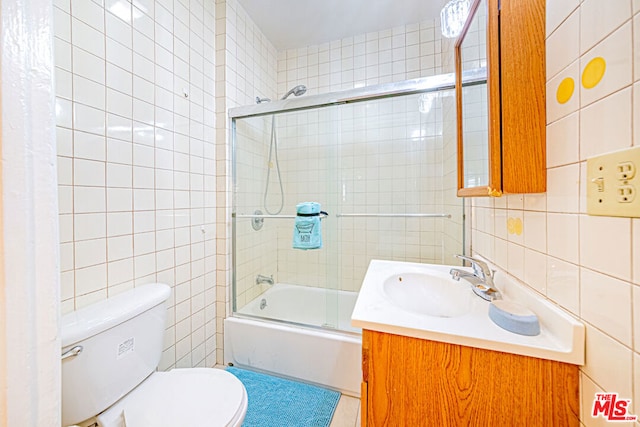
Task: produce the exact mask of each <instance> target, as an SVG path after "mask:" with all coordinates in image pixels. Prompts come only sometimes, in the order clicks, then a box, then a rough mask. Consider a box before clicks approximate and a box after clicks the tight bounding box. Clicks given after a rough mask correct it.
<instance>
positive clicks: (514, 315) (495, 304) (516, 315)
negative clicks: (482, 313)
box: [489, 300, 540, 336]
mask: <svg viewBox="0 0 640 427" xmlns="http://www.w3.org/2000/svg"><path fill="white" fill-rule="evenodd" d="M489 318H490V319H491V320H493V322H494V323H495V324H496V325H498V326H500V327H501V328H502V329H506V330H507V331H509V332H513V333H514V334H520V335H529V336H534V335H538V334H539V333H540V322H538V316H536V314H535V313H534V312H533V311H531V310H529V309H528V308H527V307H525V306H523V305H520V304H518V303H515V302H511V301H505V300H495V301H491V304H489Z"/></svg>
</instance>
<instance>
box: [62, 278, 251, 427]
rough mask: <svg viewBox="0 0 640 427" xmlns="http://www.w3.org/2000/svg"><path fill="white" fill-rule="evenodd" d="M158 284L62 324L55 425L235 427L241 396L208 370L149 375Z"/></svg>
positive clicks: (158, 312)
mask: <svg viewBox="0 0 640 427" xmlns="http://www.w3.org/2000/svg"><path fill="white" fill-rule="evenodd" d="M169 294H170V289H169V287H168V286H167V285H164V284H158V283H155V284H150V285H143V286H139V287H137V288H135V289H133V290H131V291H128V292H125V293H123V294H119V295H116V296H114V297H112V298H109V299H107V300H104V301H101V302H98V303H96V304H93V305H91V306H88V307H86V308H83V309H81V310H77V311H74V312H72V313H69V314H67V315H65V316H63V318H62V425H63V426H69V425H73V424H78V423H82V422H85V421H87V420H95V421H96V422H97V424H98V426H100V427H149V426H154V427H175V426H192V425H193V426H240V425H241V424H242V421H243V420H244V416H245V414H246V411H247V393H246V390H245V388H244V386H243V385H242V383H241V382H240V380H238V379H237V378H236V377H235V376H233V375H232V374H230V373H228V372H226V371H224V370H221V369H215V368H188V369H174V370H171V371H168V372H157V371H156V369H157V366H158V363H159V361H160V357H161V354H162V343H163V337H164V329H165V320H166V301H167V298H168V297H169Z"/></svg>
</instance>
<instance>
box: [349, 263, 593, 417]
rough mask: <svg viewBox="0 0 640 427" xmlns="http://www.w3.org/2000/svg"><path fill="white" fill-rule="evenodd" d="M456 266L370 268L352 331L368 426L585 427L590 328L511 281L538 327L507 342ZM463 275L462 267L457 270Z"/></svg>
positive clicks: (501, 278) (504, 286) (506, 281)
mask: <svg viewBox="0 0 640 427" xmlns="http://www.w3.org/2000/svg"><path fill="white" fill-rule="evenodd" d="M451 267H452V266H444V265H430V264H417V263H405V262H394V261H379V260H373V261H372V262H371V264H370V265H369V268H368V270H367V274H366V276H365V278H364V281H363V284H362V288H361V290H360V294H359V296H358V300H357V302H356V306H355V308H354V311H353V314H352V318H351V319H352V325H353V326H356V327H361V328H362V329H363V332H362V384H361V409H362V413H361V419H362V425H363V426H368V427H373V426H389V425H397V426H411V427H414V426H440V425H441V426H459V425H461V426H462V425H464V426H467V425H469V426H473V425H479V426H498V425H536V426H537V425H541V426H542V425H554V426H555V425H558V426H564V425H566V426H578V425H579V410H580V404H579V366H580V365H582V364H583V363H584V325H583V324H582V323H580V322H579V321H578V320H576V319H574V318H573V317H571V316H569V315H568V314H567V313H565V312H564V311H562V310H561V309H560V308H558V307H557V306H555V305H554V304H552V303H551V302H549V301H548V300H546V299H544V298H542V297H540V296H539V295H537V294H535V293H534V292H533V291H531V290H529V289H526V288H525V287H524V286H522V285H521V284H519V283H517V282H515V281H514V279H512V278H510V277H509V276H506V275H500V274H498V275H497V277H496V278H495V283H496V285H497V286H498V288H499V289H500V292H501V293H502V295H503V297H504V299H505V300H507V301H517V302H518V303H520V304H522V305H525V306H526V307H527V308H528V309H530V310H531V311H532V312H534V313H535V314H536V315H537V316H538V318H539V320H540V333H539V334H538V335H536V336H524V335H519V334H515V333H512V332H508V331H506V330H504V329H502V328H501V327H499V326H498V325H496V324H495V323H493V321H492V320H491V319H490V318H489V315H488V309H489V302H488V301H485V300H483V299H482V298H480V297H478V296H476V295H475V294H474V293H473V291H472V289H471V286H470V285H469V283H466V282H465V281H464V280H460V281H454V280H453V279H452V278H451V275H450V274H449V271H450V269H451ZM456 268H459V267H456Z"/></svg>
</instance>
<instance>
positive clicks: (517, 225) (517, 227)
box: [513, 218, 523, 236]
mask: <svg viewBox="0 0 640 427" xmlns="http://www.w3.org/2000/svg"><path fill="white" fill-rule="evenodd" d="M522 229H523V225H522V220H521V219H520V218H516V219H515V220H514V221H513V232H514V233H515V234H516V235H517V236H520V235H521V234H522Z"/></svg>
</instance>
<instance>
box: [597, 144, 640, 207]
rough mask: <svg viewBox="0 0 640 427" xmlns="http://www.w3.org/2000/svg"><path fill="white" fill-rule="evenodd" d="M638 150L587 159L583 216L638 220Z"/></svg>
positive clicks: (639, 154) (639, 177)
mask: <svg viewBox="0 0 640 427" xmlns="http://www.w3.org/2000/svg"><path fill="white" fill-rule="evenodd" d="M639 168H640V147H633V148H629V149H626V150H621V151H615V152H613V153H607V154H603V155H602V156H598V157H591V158H589V159H587V213H588V214H589V215H603V216H621V217H629V218H640V194H639V193H640V171H639Z"/></svg>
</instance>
